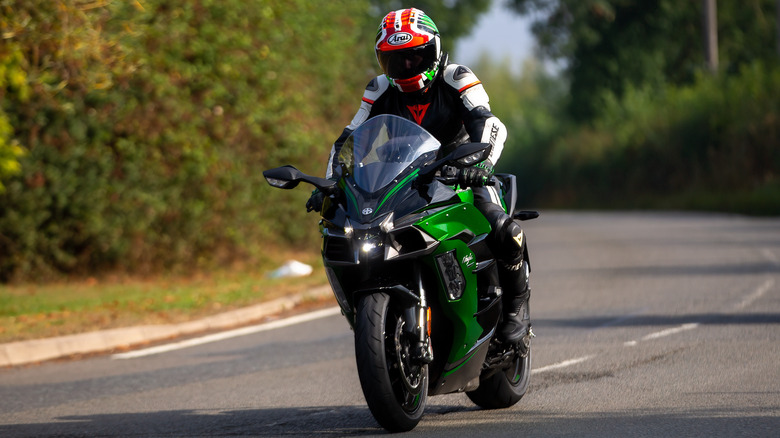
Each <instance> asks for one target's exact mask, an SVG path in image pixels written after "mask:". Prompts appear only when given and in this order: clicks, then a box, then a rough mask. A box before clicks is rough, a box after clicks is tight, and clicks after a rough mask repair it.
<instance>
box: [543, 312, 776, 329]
mask: <svg viewBox="0 0 780 438" xmlns="http://www.w3.org/2000/svg"><path fill="white" fill-rule="evenodd" d="M688 323H699V324H707V325H749V324H756V325H761V324H780V313H748V314H740V313H699V314H689V315H637V316H633V317H630V318H618V319H615V317H614V316H604V317H599V316H595V317H590V318H565V319H544V318H539V319H536V320H535V321H534V326H535V327H537V326H538V327H544V326H548V327H577V328H601V327H640V326H675V325H680V324H688Z"/></svg>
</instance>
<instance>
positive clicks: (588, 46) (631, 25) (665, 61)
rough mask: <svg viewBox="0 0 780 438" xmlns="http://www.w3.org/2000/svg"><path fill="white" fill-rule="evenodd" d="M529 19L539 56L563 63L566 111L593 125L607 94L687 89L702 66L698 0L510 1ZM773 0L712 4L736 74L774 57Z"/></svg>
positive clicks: (726, 65)
mask: <svg viewBox="0 0 780 438" xmlns="http://www.w3.org/2000/svg"><path fill="white" fill-rule="evenodd" d="M510 3H511V5H513V6H514V8H515V9H516V10H517V11H518V12H519V13H521V14H529V13H534V14H535V17H537V18H536V21H535V23H534V25H533V28H532V29H533V32H534V34H535V35H536V36H537V38H538V40H539V45H540V48H541V49H542V54H543V55H544V56H546V57H550V58H553V59H558V60H564V61H566V63H567V65H568V67H567V70H566V74H567V75H568V78H569V80H570V81H571V95H572V100H571V103H570V106H569V113H570V114H571V115H572V116H574V117H575V118H576V119H578V120H592V119H593V118H594V117H596V116H597V115H598V114H599V111H600V108H602V106H603V103H604V102H605V100H606V99H608V98H609V96H610V95H614V96H617V97H618V98H619V97H621V96H622V95H623V94H624V93H625V91H626V90H627V89H629V88H636V87H639V88H641V87H648V86H649V87H660V86H662V85H663V84H665V83H667V82H668V83H672V84H685V83H691V82H692V81H693V80H694V78H695V77H696V74H697V73H698V72H699V71H701V70H702V69H704V68H705V67H706V62H705V57H704V44H703V41H702V39H703V38H702V35H703V31H702V29H701V26H702V19H701V16H702V11H701V8H702V2H699V1H686V2H680V1H677V0H510ZM775 7H776V5H775V0H745V1H743V2H721V3H720V4H719V5H718V11H719V12H718V34H719V38H720V47H719V60H720V66H721V70H722V71H726V72H727V73H729V72H736V71H738V69H739V67H740V66H742V65H744V64H746V63H749V62H751V61H753V60H755V59H774V58H776V55H775V53H774V52H775V51H774V49H773V47H772V44H770V43H769V41H772V38H773V33H774V31H775V21H776V19H775V14H774V11H775Z"/></svg>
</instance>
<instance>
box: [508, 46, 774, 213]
mask: <svg viewBox="0 0 780 438" xmlns="http://www.w3.org/2000/svg"><path fill="white" fill-rule="evenodd" d="M494 96H495V95H494ZM556 96H557V97H556ZM546 98H547V99H549V102H551V103H550V104H549V105H552V106H553V107H555V105H556V103H557V105H558V108H562V107H563V100H562V99H561V97H560V95H559V94H556V93H546ZM529 102H531V101H529ZM778 102H780V68H779V67H778V65H777V64H776V63H769V64H765V63H762V62H759V61H757V62H754V63H752V64H749V65H746V66H744V67H743V68H742V69H741V70H740V72H739V73H737V74H734V75H721V76H711V75H702V76H700V77H698V78H697V79H696V81H695V82H694V83H693V84H691V85H688V86H675V85H667V86H665V87H663V88H661V89H660V90H659V89H657V88H651V87H645V88H630V89H628V90H627V91H626V93H625V94H624V97H623V98H622V99H614V98H613V99H610V100H608V101H607V102H606V106H605V109H604V110H603V115H602V116H601V117H599V118H598V119H597V120H595V121H594V122H593V123H592V124H585V125H583V124H574V123H571V122H568V123H567V122H565V120H566V119H565V118H562V119H559V120H562V122H561V123H558V124H557V125H558V128H559V129H558V130H557V131H555V132H553V130H554V128H550V130H547V131H545V132H548V133H550V135H548V136H538V137H536V138H535V140H534V139H532V140H531V141H538V142H536V143H522V142H523V141H524V140H520V141H521V144H520V145H511V144H508V145H507V148H506V152H505V153H504V154H505V157H504V158H502V163H503V164H504V165H505V166H507V167H509V170H511V171H514V172H517V173H519V174H520V175H521V176H520V177H519V180H520V181H523V180H530V182H528V183H527V184H526V185H521V187H523V188H524V190H525V192H526V194H527V195H528V196H530V197H531V198H532V201H533V202H536V203H539V204H542V205H546V206H568V207H575V206H578V207H586V206H588V207H613V206H620V207H624V208H625V207H645V208H647V207H650V206H654V207H664V208H705V209H709V210H720V211H738V212H744V213H754V214H780V204H778V203H777V202H776V201H777V199H780V147H778V145H780V104H778ZM537 108H538V109H540V108H542V107H537ZM542 113H544V114H551V113H550V112H549V111H542ZM553 114H554V112H553ZM523 120H524V121H527V120H528V119H526V118H524V119H523ZM536 120H545V116H537V118H536ZM508 121H509V123H508V125H509V129H510V134H512V133H514V132H516V131H520V130H522V129H524V128H525V126H524V125H522V124H518V123H516V122H514V121H513V119H512V118H511V117H510V118H508ZM553 124H555V123H553ZM535 126H536V127H539V126H548V125H547V124H546V123H538V122H537V124H535ZM510 138H511V137H510ZM521 138H523V137H521ZM528 161H531V162H530V163H529V162H528Z"/></svg>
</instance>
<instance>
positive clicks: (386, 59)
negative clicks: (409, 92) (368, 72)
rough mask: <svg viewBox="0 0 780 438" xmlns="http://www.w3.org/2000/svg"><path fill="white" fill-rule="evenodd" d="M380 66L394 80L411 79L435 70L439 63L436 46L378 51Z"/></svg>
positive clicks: (427, 45)
mask: <svg viewBox="0 0 780 438" xmlns="http://www.w3.org/2000/svg"><path fill="white" fill-rule="evenodd" d="M377 59H378V60H379V65H380V66H381V67H382V70H383V71H384V72H385V74H386V75H387V76H389V77H390V78H392V79H409V78H411V77H414V76H417V75H419V74H421V73H423V72H426V71H428V70H430V69H431V68H433V66H434V65H436V62H437V61H438V59H437V57H436V45H435V44H426V45H424V46H422V47H415V48H412V49H403V50H392V51H378V52H377Z"/></svg>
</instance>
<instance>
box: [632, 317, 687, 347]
mask: <svg viewBox="0 0 780 438" xmlns="http://www.w3.org/2000/svg"><path fill="white" fill-rule="evenodd" d="M698 326H699V323H698V322H690V323H688V324H683V325H681V326H679V327H673V328H668V329H665V330H661V331H658V332H655V333H650V334H649V335H647V336H645V337H643V338H642V339H640V340H638V341H628V342H625V343H624V344H623V345H625V346H626V347H633V346H634V345H636V344H638V343H640V342H643V341H650V340H653V339H658V338H663V337H666V336H670V335H674V334H677V333H680V332H684V331H686V330H693V329H695V328H696V327H698Z"/></svg>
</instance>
